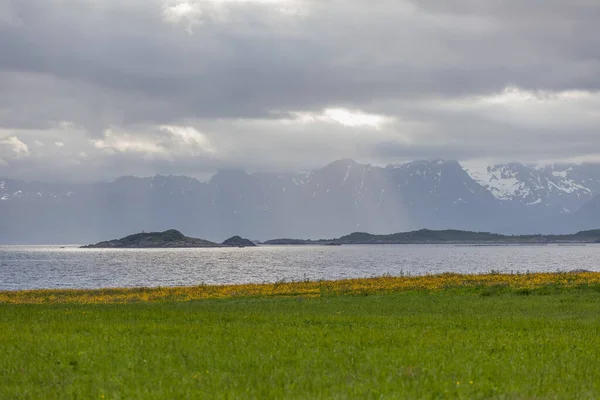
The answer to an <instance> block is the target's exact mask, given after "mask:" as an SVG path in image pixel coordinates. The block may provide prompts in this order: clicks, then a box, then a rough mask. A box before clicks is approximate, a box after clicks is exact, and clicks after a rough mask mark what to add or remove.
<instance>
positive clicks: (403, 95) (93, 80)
mask: <svg viewBox="0 0 600 400" xmlns="http://www.w3.org/2000/svg"><path fill="white" fill-rule="evenodd" d="M598 37H600V2H598V0H571V1H564V0H529V1H522V0H390V1H386V0H371V1H365V0H343V1H342V0H0V54H1V56H0V176H1V177H5V178H17V179H27V180H41V181H98V180H110V179H114V178H116V177H118V176H121V175H139V176H150V175H154V174H177V175H189V176H196V177H207V176H210V175H211V174H212V173H214V172H215V171H216V170H218V169H238V168H241V169H245V170H247V171H263V172H269V171H282V172H283V171H299V170H306V169H313V168H318V167H321V166H323V165H326V164H328V163H329V162H331V161H334V160H337V159H342V158H344V159H345V158H351V159H354V160H356V161H359V162H370V163H372V164H375V165H386V164H390V163H401V162H405V161H410V160H416V159H430V158H445V159H456V160H459V161H461V162H463V163H465V164H469V163H471V164H473V163H496V162H508V161H520V162H525V163H538V164H539V163H550V162H584V161H591V162H594V161H600V131H599V127H600V46H598V44H597V38H598Z"/></svg>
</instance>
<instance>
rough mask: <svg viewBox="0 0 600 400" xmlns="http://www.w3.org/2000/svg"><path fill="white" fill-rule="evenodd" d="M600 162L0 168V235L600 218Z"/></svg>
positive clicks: (558, 224)
mask: <svg viewBox="0 0 600 400" xmlns="http://www.w3.org/2000/svg"><path fill="white" fill-rule="evenodd" d="M599 194H600V164H578V165H576V164H569V165H566V164H554V165H547V166H543V167H536V166H529V165H524V164H519V163H509V164H498V165H491V166H486V167H483V168H473V167H467V168H464V167H463V166H462V165H461V164H460V163H459V162H457V161H448V160H419V161H413V162H408V163H403V164H397V165H388V166H386V167H378V166H372V165H368V164H367V165H365V164H359V163H357V162H355V161H352V160H339V161H335V162H333V163H331V164H329V165H327V166H325V167H323V168H321V169H317V170H314V171H308V172H302V173H282V174H276V173H246V172H244V171H240V170H224V171H219V172H217V173H216V174H215V175H214V176H213V177H212V178H211V179H210V180H209V181H208V182H200V181H199V180H197V179H194V178H190V177H184V176H155V177H148V178H139V177H133V176H126V177H121V178H119V179H116V180H115V181H112V182H98V183H81V184H67V183H41V182H25V181H19V180H12V179H0V227H1V228H0V243H5V244H10V243H57V244H58V243H89V242H95V241H101V240H105V239H108V238H113V237H122V236H125V235H126V234H129V233H130V232H137V231H142V230H146V231H161V230H166V229H169V228H171V227H177V229H180V230H183V231H185V232H188V233H189V234H192V235H194V236H196V237H205V238H208V239H210V240H216V241H222V240H223V239H224V238H227V237H230V236H232V235H234V234H240V235H243V236H246V237H250V238H253V239H258V240H266V239H272V238H278V237H295V238H328V237H329V238H333V237H339V236H342V235H345V234H348V233H349V232H356V231H363V232H373V233H381V234H384V233H392V232H399V231H409V230H417V229H422V228H427V229H462V230H472V231H486V232H496V233H503V234H522V233H525V234H526V233H571V232H577V231H580V230H586V229H595V228H598V227H600V196H599Z"/></svg>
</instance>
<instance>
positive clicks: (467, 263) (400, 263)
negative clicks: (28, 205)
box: [0, 245, 600, 290]
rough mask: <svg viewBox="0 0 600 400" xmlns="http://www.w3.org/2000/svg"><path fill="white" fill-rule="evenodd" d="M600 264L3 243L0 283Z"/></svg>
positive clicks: (591, 264) (459, 254)
mask: <svg viewBox="0 0 600 400" xmlns="http://www.w3.org/2000/svg"><path fill="white" fill-rule="evenodd" d="M577 268H583V269H588V270H592V271H598V270H600V245H586V246H558V245H549V246H507V247H470V246H453V245H362V246H361V245H353V246H350V245H347V246H339V247H338V246H264V247H255V248H222V249H119V250H117V249H79V248H77V247H75V246H72V247H69V246H67V247H65V248H60V247H58V246H0V290H21V289H37V288H106V287H134V286H181V285H196V284H200V283H205V284H228V283H248V282H258V283H260V282H275V281H280V280H286V281H290V280H303V279H310V280H318V279H339V278H353V277H370V276H380V275H383V274H391V275H400V274H405V275H422V274H434V273H441V272H460V273H485V272H490V271H491V270H496V271H501V272H511V271H512V272H527V271H550V272H554V271H559V270H560V271H568V270H572V269H577Z"/></svg>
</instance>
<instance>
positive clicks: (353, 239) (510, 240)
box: [261, 229, 600, 246]
mask: <svg viewBox="0 0 600 400" xmlns="http://www.w3.org/2000/svg"><path fill="white" fill-rule="evenodd" d="M589 243H600V229H594V230H589V231H580V232H577V233H574V234H564V235H542V234H539V235H501V234H497V233H490V232H472V231H461V230H455V229H446V230H430V229H420V230H418V231H410V232H399V233H391V234H384V235H376V234H371V233H367V232H354V233H351V234H349V235H345V236H342V237H340V238H337V239H319V240H311V239H288V238H284V239H272V240H267V241H265V242H262V243H261V244H267V245H307V244H462V245H490V246H494V245H531V244H536V245H544V244H589Z"/></svg>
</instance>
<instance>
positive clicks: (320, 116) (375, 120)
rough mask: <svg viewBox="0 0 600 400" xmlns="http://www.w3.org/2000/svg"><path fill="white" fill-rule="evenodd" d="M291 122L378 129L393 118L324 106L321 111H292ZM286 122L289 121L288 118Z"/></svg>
mask: <svg viewBox="0 0 600 400" xmlns="http://www.w3.org/2000/svg"><path fill="white" fill-rule="evenodd" d="M290 115H291V116H293V117H294V119H293V120H291V121H292V122H300V123H305V124H306V123H314V122H325V123H337V124H340V125H343V126H347V127H351V128H354V127H371V128H375V129H378V130H379V129H380V128H381V126H382V125H384V124H386V123H389V122H392V121H393V118H391V117H387V116H384V115H377V114H366V113H363V112H362V111H360V110H348V109H345V108H326V109H325V110H323V111H322V112H321V113H314V112H292V113H290ZM286 122H290V121H289V120H288V121H286Z"/></svg>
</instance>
